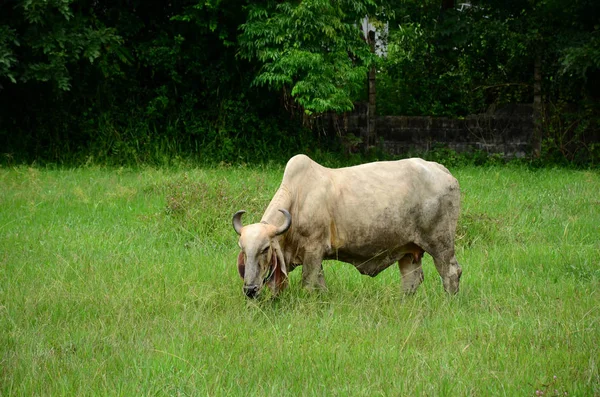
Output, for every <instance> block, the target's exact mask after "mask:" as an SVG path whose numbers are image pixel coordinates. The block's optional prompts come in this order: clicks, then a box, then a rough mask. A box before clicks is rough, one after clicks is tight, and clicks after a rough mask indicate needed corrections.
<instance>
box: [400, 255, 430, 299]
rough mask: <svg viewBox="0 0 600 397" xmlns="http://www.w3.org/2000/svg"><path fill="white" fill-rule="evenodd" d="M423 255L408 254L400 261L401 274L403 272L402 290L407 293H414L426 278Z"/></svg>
mask: <svg viewBox="0 0 600 397" xmlns="http://www.w3.org/2000/svg"><path fill="white" fill-rule="evenodd" d="M421 257H422V256H420V255H419V256H418V257H416V258H415V256H414V255H413V254H406V255H404V256H403V257H402V258H401V259H400V260H399V261H398V267H399V268H400V274H402V292H404V293H406V294H412V293H414V292H415V291H416V290H417V288H418V287H419V285H421V283H422V282H423V279H424V278H425V277H424V275H423V267H422V265H421Z"/></svg>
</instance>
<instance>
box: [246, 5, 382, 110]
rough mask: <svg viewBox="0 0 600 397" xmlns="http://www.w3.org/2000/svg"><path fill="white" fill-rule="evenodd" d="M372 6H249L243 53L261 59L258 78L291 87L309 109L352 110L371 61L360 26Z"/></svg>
mask: <svg viewBox="0 0 600 397" xmlns="http://www.w3.org/2000/svg"><path fill="white" fill-rule="evenodd" d="M372 6H373V4H372V3H370V2H361V1H355V0H346V1H330V0H305V1H302V2H300V3H292V2H283V3H280V4H277V5H272V4H271V5H267V6H260V5H253V6H250V7H249V13H248V20H247V22H246V23H244V24H243V25H241V30H242V32H243V33H242V35H241V36H240V38H239V41H240V47H241V49H240V50H241V51H240V56H241V57H243V58H246V59H249V60H253V59H256V60H258V61H260V62H261V63H262V68H261V69H260V72H259V73H258V75H257V76H256V78H255V80H254V84H255V85H266V86H268V87H269V88H271V89H275V90H280V89H282V88H284V87H289V88H290V93H291V95H292V97H294V98H295V100H296V102H297V103H298V104H299V105H300V106H302V108H304V110H305V112H306V113H307V114H312V113H324V112H327V111H334V112H343V111H348V110H351V109H352V108H353V99H355V98H356V96H357V93H358V92H359V91H360V90H361V89H362V87H363V84H364V82H365V81H366V76H367V70H368V67H369V65H370V64H371V63H372V62H373V55H372V54H371V52H370V49H369V46H368V44H367V43H366V42H365V40H364V38H363V37H362V35H361V31H360V30H359V27H358V21H359V20H360V18H362V17H364V15H366V13H367V12H368V11H369V7H372Z"/></svg>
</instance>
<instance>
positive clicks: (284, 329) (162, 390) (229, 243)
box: [0, 166, 600, 396]
mask: <svg viewBox="0 0 600 397" xmlns="http://www.w3.org/2000/svg"><path fill="white" fill-rule="evenodd" d="M452 171H453V173H454V174H455V176H456V177H457V178H458V180H459V181H460V183H461V190H462V197H463V199H462V200H463V202H462V213H461V218H460V221H459V230H458V245H457V257H458V260H459V261H460V262H461V265H462V268H463V277H462V280H461V291H460V292H459V294H458V295H457V296H455V297H448V296H446V294H445V293H444V291H443V288H442V284H441V281H440V279H439V276H438V275H437V273H436V271H435V268H434V266H433V264H432V261H431V258H430V257H429V256H426V258H425V260H424V271H425V282H424V283H423V285H422V286H421V287H420V289H419V290H418V291H417V293H416V294H415V295H414V296H410V297H404V296H403V295H402V294H401V293H400V275H399V271H398V269H397V267H396V266H394V267H392V268H390V269H388V270H386V271H385V272H383V273H382V274H381V275H379V276H378V277H376V278H368V277H363V276H361V275H360V274H359V273H358V272H357V271H356V270H354V269H353V268H352V267H351V266H350V265H347V264H344V263H336V262H327V263H326V264H325V277H326V281H327V283H328V287H329V291H328V292H327V293H312V294H311V293H307V292H305V291H303V290H302V288H301V287H300V270H299V269H298V270H296V271H294V272H292V273H291V274H290V276H291V286H290V288H289V289H288V290H287V291H286V292H285V293H284V294H283V295H282V296H281V297H280V298H279V299H276V300H270V299H263V300H262V301H249V300H246V299H245V298H244V296H243V294H242V290H241V287H242V282H241V280H240V279H239V276H238V275H237V269H236V266H235V259H236V256H237V245H236V237H237V235H236V234H235V232H234V231H233V229H232V228H231V226H230V220H231V216H232V214H233V212H235V211H236V210H238V209H242V208H243V209H246V210H247V211H248V214H247V215H246V216H245V222H251V221H257V220H259V219H260V216H261V214H262V210H263V209H264V208H265V207H266V205H267V203H268V202H269V200H270V197H271V195H272V194H273V193H274V192H275V190H276V188H277V186H278V184H279V180H280V178H281V173H282V168H278V167H266V168H252V167H222V168H215V169H188V170H181V169H180V170H166V169H141V170H128V169H105V168H80V169H71V170H49V169H40V168H27V167H19V168H10V169H7V168H4V169H2V168H0V360H1V361H0V395H2V396H10V395H26V396H31V395H51V396H56V395H69V396H71V395H73V396H75V395H123V396H138V395H192V396H196V395H211V396H212V395H260V396H285V395H290V396H292V395H327V396H329V395H332V396H333V395H343V396H361V395H364V396H375V395H386V396H401V395H403V396H417V395H428V396H459V395H473V396H531V395H536V394H537V395H540V394H541V393H543V395H546V396H558V395H561V396H562V395H570V396H600V370H599V366H600V241H599V240H600V239H599V238H600V174H599V173H597V172H586V171H571V170H561V169H554V170H530V169H527V168H525V167H518V166H506V167H503V168H495V167H491V168H459V169H454V170H452Z"/></svg>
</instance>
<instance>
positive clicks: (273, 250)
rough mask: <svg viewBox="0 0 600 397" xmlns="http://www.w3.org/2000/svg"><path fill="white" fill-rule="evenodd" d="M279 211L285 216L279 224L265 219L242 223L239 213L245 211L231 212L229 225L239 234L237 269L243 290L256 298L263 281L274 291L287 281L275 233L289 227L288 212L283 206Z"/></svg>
mask: <svg viewBox="0 0 600 397" xmlns="http://www.w3.org/2000/svg"><path fill="white" fill-rule="evenodd" d="M279 211H280V212H281V213H282V214H283V215H284V216H285V222H284V224H283V225H281V226H275V225H270V224H268V223H266V222H261V223H253V224H251V225H247V226H243V225H242V215H243V214H244V213H245V212H246V211H238V212H236V213H235V215H233V222H232V223H233V228H234V229H235V231H236V232H237V234H239V235H240V239H239V242H238V245H239V246H240V249H241V251H240V253H239V255H238V259H237V265H238V271H239V273H240V277H242V278H243V279H244V293H245V294H246V296H247V297H249V298H256V297H257V296H258V294H259V292H260V290H261V289H262V287H263V286H264V285H265V284H267V285H268V286H269V287H270V288H271V289H272V290H273V292H274V293H275V294H276V293H277V292H279V290H281V289H283V288H284V287H285V285H286V283H287V271H286V267H285V261H284V259H283V252H282V251H281V247H280V246H279V240H278V239H277V236H279V235H281V234H283V233H285V232H286V231H287V230H288V229H289V228H290V226H291V225H292V216H291V215H290V213H289V212H288V211H286V210H284V209H280V210H279Z"/></svg>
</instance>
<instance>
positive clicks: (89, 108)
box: [0, 0, 600, 165]
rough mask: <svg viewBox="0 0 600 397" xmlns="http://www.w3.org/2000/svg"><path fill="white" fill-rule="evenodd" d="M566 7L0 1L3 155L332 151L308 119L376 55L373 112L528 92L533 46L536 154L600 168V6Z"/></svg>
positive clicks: (349, 1) (334, 102) (226, 157)
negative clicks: (366, 31) (370, 36)
mask: <svg viewBox="0 0 600 397" xmlns="http://www.w3.org/2000/svg"><path fill="white" fill-rule="evenodd" d="M561 4H562V3H561V2H559V1H557V0H547V1H544V2H537V1H534V2H529V3H527V4H525V5H523V4H520V3H519V2H497V1H480V2H472V4H471V6H469V7H466V8H465V5H464V4H462V5H456V6H455V4H454V3H453V2H442V3H441V5H442V7H441V9H440V2H439V0H427V1H419V2H416V1H414V2H413V1H407V2H401V3H394V2H375V1H370V0H369V1H365V0H344V1H340V2H331V1H329V0H306V1H303V2H300V3H296V2H286V1H284V2H271V1H268V2H254V1H250V0H228V1H218V2H198V1H197V0H174V1H170V2H163V1H158V0H150V1H141V0H129V1H126V2H124V1H121V0H109V1H103V2H97V1H91V0H53V1H45V0H27V1H25V0H13V1H8V2H2V3H1V4H0V153H1V154H2V158H1V159H0V161H2V162H18V161H26V162H31V161H38V162H40V161H42V162H53V163H71V164H80V163H84V162H90V161H93V162H101V163H109V164H110V163H119V164H123V163H155V164H165V163H166V164H168V163H170V162H172V161H177V159H178V158H179V159H181V158H193V159H194V160H195V161H200V162H211V163H214V162H217V163H218V162H240V161H242V162H250V161H263V160H266V159H269V160H283V159H285V158H287V157H289V156H290V155H291V154H293V153H296V152H300V151H302V152H309V153H310V152H317V151H320V152H327V151H330V150H333V151H336V150H337V149H338V148H339V142H338V140H337V137H336V136H335V134H334V135H333V136H331V134H329V135H327V134H325V132H327V129H326V128H325V129H323V128H312V129H309V128H307V126H316V125H320V124H319V123H315V122H314V121H315V118H316V117H319V116H320V115H322V114H324V113H326V112H333V111H334V112H340V111H343V110H347V109H349V108H350V107H351V106H352V102H353V101H356V100H358V99H365V95H366V71H367V70H368V69H369V68H370V67H372V66H373V65H376V66H377V70H378V75H377V87H378V88H377V109H378V112H379V113H380V114H384V115H385V114H402V115H432V116H436V115H437V116H449V117H462V116H465V115H467V114H471V113H477V112H482V111H486V110H488V109H490V108H493V107H495V106H500V105H502V104H504V103H515V102H532V101H533V88H532V86H533V85H534V81H533V80H534V73H533V72H534V67H533V66H534V63H535V62H534V61H535V60H536V59H538V58H539V59H540V60H541V67H540V68H541V84H542V94H543V95H542V99H543V103H544V104H545V107H544V113H543V115H542V116H543V118H541V120H542V123H541V125H542V127H543V134H544V138H545V144H544V146H543V152H542V155H543V156H545V157H544V158H545V159H546V160H549V161H552V162H560V163H569V164H573V163H575V164H578V165H589V164H592V163H593V164H595V163H597V158H598V150H599V149H598V144H597V142H598V140H599V139H598V136H597V135H598V133H597V131H598V130H599V127H598V125H599V122H598V121H599V116H598V114H600V106H599V105H598V104H599V101H598V99H599V98H598V94H597V93H598V92H600V91H599V90H598V88H599V87H600V47H599V43H600V40H598V32H599V30H598V29H599V27H598V25H597V18H595V17H594V16H596V17H597V15H598V14H599V12H600V8H599V6H598V3H597V2H595V1H593V0H585V1H582V2H577V3H573V4H570V5H568V6H563V5H561ZM364 14H369V15H370V21H371V22H372V23H374V24H375V26H378V27H379V29H382V27H383V26H384V24H383V22H384V21H389V36H388V39H387V56H386V57H381V58H378V59H376V57H374V56H373V54H372V53H371V51H370V49H369V45H368V44H367V42H366V41H365V40H364V36H363V33H362V32H361V30H360V29H359V25H358V24H357V23H356V20H357V19H358V18H359V17H360V16H362V15H364ZM569 21H572V22H569ZM363 86H364V89H363V88H361V87H363ZM320 126H321V127H322V125H320ZM371 155H372V154H371ZM377 157H381V156H380V155H377Z"/></svg>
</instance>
